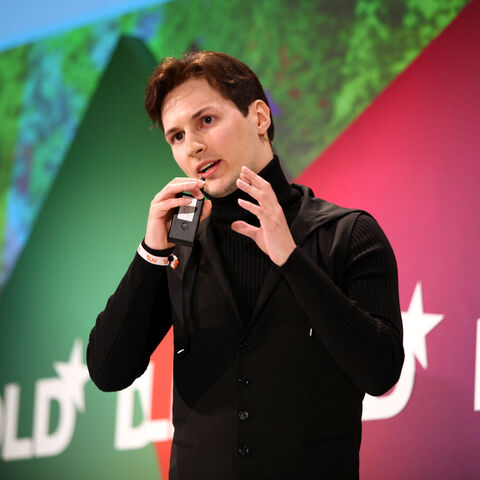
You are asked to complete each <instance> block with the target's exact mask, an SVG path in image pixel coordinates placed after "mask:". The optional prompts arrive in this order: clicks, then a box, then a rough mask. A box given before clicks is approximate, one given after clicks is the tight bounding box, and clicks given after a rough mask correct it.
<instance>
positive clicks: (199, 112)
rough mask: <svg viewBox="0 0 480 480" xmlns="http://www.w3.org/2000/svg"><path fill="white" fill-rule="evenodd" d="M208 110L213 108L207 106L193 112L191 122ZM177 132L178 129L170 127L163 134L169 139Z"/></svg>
mask: <svg viewBox="0 0 480 480" xmlns="http://www.w3.org/2000/svg"><path fill="white" fill-rule="evenodd" d="M210 108H213V106H211V105H209V106H208V107H203V108H201V109H200V110H199V111H198V112H195V113H194V114H193V115H192V118H191V119H192V120H196V119H197V118H198V117H200V116H201V115H202V114H203V113H204V112H205V111H206V110H209V109H210ZM177 130H180V129H179V128H178V127H172V128H170V129H168V130H167V131H166V132H165V134H164V135H165V138H167V137H169V136H170V135H171V134H172V133H173V132H175V131H177Z"/></svg>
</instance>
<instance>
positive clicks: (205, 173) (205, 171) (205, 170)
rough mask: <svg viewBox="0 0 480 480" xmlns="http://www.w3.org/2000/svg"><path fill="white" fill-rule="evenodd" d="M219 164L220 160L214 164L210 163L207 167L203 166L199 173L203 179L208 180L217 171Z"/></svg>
mask: <svg viewBox="0 0 480 480" xmlns="http://www.w3.org/2000/svg"><path fill="white" fill-rule="evenodd" d="M219 163H220V160H215V161H213V162H208V163H206V164H205V165H203V166H202V168H201V169H199V170H198V173H199V174H200V175H201V176H202V177H203V178H207V177H209V176H210V175H213V173H214V172H215V170H216V169H217V166H218V164H219Z"/></svg>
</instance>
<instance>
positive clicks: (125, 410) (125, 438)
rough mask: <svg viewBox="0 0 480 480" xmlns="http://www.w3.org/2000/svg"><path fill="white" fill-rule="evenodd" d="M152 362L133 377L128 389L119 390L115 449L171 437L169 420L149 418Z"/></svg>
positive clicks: (142, 444) (150, 412) (134, 447)
mask: <svg viewBox="0 0 480 480" xmlns="http://www.w3.org/2000/svg"><path fill="white" fill-rule="evenodd" d="M135 392H138V394H139V397H140V406H141V409H142V414H143V420H142V423H141V424H140V425H138V426H136V427H135V426H134V425H133V415H134V408H135ZM152 397H153V364H150V365H149V366H148V368H147V370H146V371H145V373H144V374H143V375H142V376H141V377H140V378H138V379H137V380H135V382H134V383H133V384H132V385H131V386H130V387H129V388H127V389H125V390H122V391H121V392H118V396H117V414H116V426H115V448H116V449H117V450H133V449H137V448H142V447H144V446H145V445H148V444H149V443H150V442H164V441H166V440H170V439H171V438H172V437H173V426H172V423H171V420H170V419H167V418H162V419H158V420H152V419H151V416H152V415H151V414H152Z"/></svg>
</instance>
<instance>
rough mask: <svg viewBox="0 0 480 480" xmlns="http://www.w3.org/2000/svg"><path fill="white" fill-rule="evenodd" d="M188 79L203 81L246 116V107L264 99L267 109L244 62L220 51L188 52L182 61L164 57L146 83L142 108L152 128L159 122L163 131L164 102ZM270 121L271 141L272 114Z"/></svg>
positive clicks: (271, 132)
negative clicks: (170, 93) (200, 79)
mask: <svg viewBox="0 0 480 480" xmlns="http://www.w3.org/2000/svg"><path fill="white" fill-rule="evenodd" d="M191 78H205V79H206V80H207V81H208V83H209V84H210V85H211V86H212V87H213V88H215V89H217V90H218V91H219V92H220V94H221V95H222V96H223V97H224V98H226V99H228V100H231V101H232V102H233V103H234V104H235V105H236V106H237V108H238V109H239V110H240V112H241V113H242V114H243V115H244V116H245V117H246V116H247V115H248V107H249V106H250V104H251V103H252V102H254V101H255V100H258V99H260V100H263V101H264V102H265V103H266V104H267V105H268V106H269V107H270V105H269V104H268V100H267V96H266V95H265V92H264V91H263V88H262V85H261V83H260V81H259V80H258V77H257V76H256V75H255V73H254V72H253V71H252V70H251V69H250V68H249V67H248V66H247V65H245V64H244V63H243V62H241V61H240V60H237V59H236V58H233V57H231V56H230V55H227V54H225V53H220V52H211V51H206V50H204V51H201V52H188V53H186V54H185V55H184V56H183V57H182V58H181V59H177V58H174V57H167V58H165V59H164V60H163V61H162V62H161V63H160V65H158V66H157V67H156V68H155V70H154V72H153V74H152V76H151V77H150V79H149V80H148V84H147V88H146V90H145V108H146V110H147V113H148V115H149V116H150V118H151V119H152V122H153V125H155V124H156V123H157V122H158V125H159V127H160V128H161V129H162V130H163V123H162V103H163V100H164V99H165V97H166V95H167V94H168V93H169V92H170V91H172V90H173V89H174V88H175V87H178V86H179V85H181V84H182V83H183V82H185V81H187V80H190V79H191ZM270 122H271V123H270V126H269V128H268V131H267V134H268V138H269V140H270V142H272V141H273V136H274V127H273V118H272V114H271V112H270Z"/></svg>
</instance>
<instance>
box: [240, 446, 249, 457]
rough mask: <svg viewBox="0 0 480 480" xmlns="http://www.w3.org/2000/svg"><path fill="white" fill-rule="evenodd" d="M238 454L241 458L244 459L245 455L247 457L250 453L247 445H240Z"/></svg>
mask: <svg viewBox="0 0 480 480" xmlns="http://www.w3.org/2000/svg"><path fill="white" fill-rule="evenodd" d="M238 453H239V454H240V455H241V456H242V457H245V456H246V455H248V454H249V453H250V449H249V448H248V446H247V445H242V446H241V447H240V448H239V449H238Z"/></svg>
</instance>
